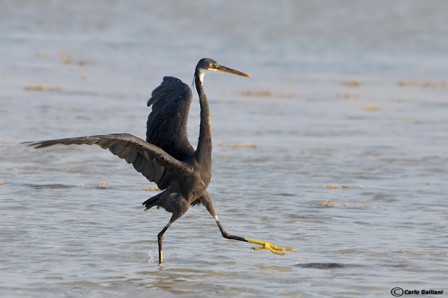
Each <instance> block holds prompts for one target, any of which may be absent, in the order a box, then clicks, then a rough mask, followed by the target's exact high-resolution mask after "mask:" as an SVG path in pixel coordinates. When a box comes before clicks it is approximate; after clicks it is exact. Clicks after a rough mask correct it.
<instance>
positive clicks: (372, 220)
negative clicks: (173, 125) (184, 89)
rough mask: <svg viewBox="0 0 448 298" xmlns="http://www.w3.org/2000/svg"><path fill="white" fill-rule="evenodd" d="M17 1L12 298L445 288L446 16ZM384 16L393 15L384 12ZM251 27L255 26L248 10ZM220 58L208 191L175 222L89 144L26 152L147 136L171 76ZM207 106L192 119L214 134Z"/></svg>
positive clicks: (338, 7)
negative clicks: (262, 246)
mask: <svg viewBox="0 0 448 298" xmlns="http://www.w3.org/2000/svg"><path fill="white" fill-rule="evenodd" d="M191 5H192V4H180V3H178V2H174V1H173V2H169V1H168V2H164V4H157V3H155V2H154V3H150V2H148V1H135V2H133V4H132V5H129V4H127V3H126V4H125V3H124V2H123V3H120V2H116V3H114V4H113V5H112V4H110V2H102V1H96V2H95V3H90V2H82V1H77V2H76V3H72V4H70V5H68V4H67V3H65V4H62V3H58V2H50V1H48V2H47V1H41V2H39V3H38V4H37V3H34V2H33V3H27V2H24V3H21V2H20V1H15V2H7V3H2V4H1V8H2V9H0V20H1V21H0V23H1V25H2V26H0V32H1V34H2V36H3V41H2V47H0V61H1V65H2V68H1V70H0V86H1V89H2V93H1V99H0V145H1V146H0V163H1V167H0V210H1V213H2V216H1V219H0V243H1V245H0V268H1V270H0V277H1V278H0V295H1V296H2V297H17V296H19V297H51V296H58V297H60V296H65V297H73V296H88V297H122V296H128V297H129V296H132V297H139V296H148V295H151V296H154V297H169V296H180V295H182V297H185V296H186V297H197V296H210V295H217V296H226V297H228V296H242V297H245V296H249V297H251V296H260V297H267V296H272V295H275V296H292V297H300V296H303V297H325V296H336V297H359V296H360V295H362V296H370V297H378V296H386V297H387V296H389V295H390V290H391V289H392V288H394V287H402V288H403V289H409V290H412V289H417V290H422V289H444V290H445V292H446V291H448V288H447V283H446V280H447V276H448V269H447V268H448V267H447V265H448V264H447V261H446V260H447V257H448V250H447V248H448V240H447V239H448V238H447V237H446V235H447V223H448V215H447V214H448V212H447V207H448V203H447V200H446V199H447V195H446V194H447V193H448V186H447V184H446V178H447V172H448V169H447V166H446V165H447V162H448V154H447V153H446V152H447V151H446V148H447V145H448V133H447V131H446V127H448V126H447V125H448V117H447V116H448V110H447V108H448V104H447V101H446V98H447V94H448V79H447V75H448V60H447V59H446V55H445V53H446V52H447V50H448V41H447V39H446V38H444V36H446V33H447V31H448V25H447V24H446V21H445V20H446V18H447V11H448V9H446V8H448V7H446V6H447V5H446V3H445V2H436V1H434V2H425V3H424V4H422V2H419V1H397V2H395V3H394V4H391V3H389V2H388V1H375V2H358V1H340V2H331V3H328V2H323V1H322V2H321V1H313V2H300V1H279V2H276V4H273V3H272V2H270V1H254V2H250V1H248V2H245V3H244V4H240V5H239V6H236V5H232V4H229V2H227V1H213V2H201V1H199V2H196V4H194V5H193V6H191ZM385 7H389V8H388V9H385ZM248 12H250V13H248ZM204 56H209V57H212V58H214V59H216V60H217V61H218V62H221V63H223V64H224V65H227V66H229V67H233V68H236V69H239V70H242V71H245V72H247V73H250V74H251V75H252V76H253V78H252V79H250V80H247V79H243V78H239V77H232V76H225V75H215V74H213V75H209V76H207V78H206V82H205V87H206V91H207V94H208V96H209V100H210V108H211V112H212V122H213V123H212V126H213V136H214V145H215V146H214V151H213V161H214V166H213V175H214V176H213V180H212V183H211V185H210V186H209V191H210V193H211V195H212V197H213V199H214V201H215V205H216V207H217V209H218V213H219V215H220V218H221V220H222V221H223V224H224V226H225V227H226V229H227V230H228V231H229V232H231V233H234V234H236V235H241V236H244V237H252V238H258V239H263V240H268V241H272V242H273V243H275V244H278V245H284V246H291V247H294V248H295V249H296V251H294V252H291V253H287V255H286V256H276V255H273V254H270V253H268V252H265V251H252V250H250V247H251V246H250V245H248V244H246V243H240V242H232V241H229V240H225V239H222V237H221V236H220V234H219V231H218V229H217V227H216V225H215V223H214V221H213V219H212V218H211V217H210V215H208V213H207V212H206V210H205V209H204V208H203V207H195V208H191V209H190V210H189V212H188V213H187V214H186V215H185V216H184V217H183V218H181V219H180V220H179V221H178V222H176V223H175V224H174V225H173V226H172V227H171V228H170V229H169V230H168V232H167V233H166V234H165V242H164V243H165V246H164V251H165V257H166V263H165V264H164V265H163V266H158V264H157V241H156V235H157V233H158V232H159V231H160V230H161V228H162V227H163V226H164V225H165V224H166V222H167V221H168V219H169V214H168V213H166V212H164V211H162V210H157V209H154V210H150V211H149V212H143V207H141V206H140V203H141V202H143V201H144V200H146V199H147V198H148V197H150V196H152V195H154V194H155V192H150V191H147V190H145V188H147V187H150V186H152V187H153V186H154V185H152V184H148V183H147V181H146V180H145V179H144V178H143V177H142V176H141V175H139V174H138V173H136V172H135V170H134V169H133V168H132V167H130V166H129V165H127V164H126V163H125V162H123V161H120V160H118V159H117V158H116V157H114V156H112V155H111V154H108V152H106V151H103V150H101V149H97V148H91V147H77V146H74V147H54V148H49V149H46V150H39V151H36V150H33V149H29V148H27V147H25V146H23V145H21V144H20V142H22V141H27V140H40V139H47V138H59V137H68V136H78V135H89V134H100V133H111V132H130V133H133V134H135V135H137V136H141V137H143V136H144V135H145V122H146V117H147V113H148V109H147V108H146V101H147V99H148V98H149V96H150V92H151V91H152V89H153V88H155V87H156V86H157V85H158V84H159V83H160V82H161V78H162V76H163V75H174V76H176V77H179V78H182V79H183V80H184V81H185V82H188V83H190V82H191V79H192V72H193V69H194V66H195V64H196V62H197V60H198V59H199V58H202V57H204ZM198 114H199V107H198V103H197V101H196V100H195V101H194V104H193V106H192V111H191V113H190V122H189V131H190V139H191V140H192V143H193V144H195V143H196V140H197V135H198V125H199V120H198V117H199V116H198Z"/></svg>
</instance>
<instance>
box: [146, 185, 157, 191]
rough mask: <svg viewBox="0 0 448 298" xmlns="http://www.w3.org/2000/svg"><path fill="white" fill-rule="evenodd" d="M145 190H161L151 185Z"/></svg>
mask: <svg viewBox="0 0 448 298" xmlns="http://www.w3.org/2000/svg"><path fill="white" fill-rule="evenodd" d="M145 191H160V188H158V187H151V186H149V187H146V188H145Z"/></svg>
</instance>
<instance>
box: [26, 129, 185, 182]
mask: <svg viewBox="0 0 448 298" xmlns="http://www.w3.org/2000/svg"><path fill="white" fill-rule="evenodd" d="M26 144H28V145H29V146H32V147H34V148H44V147H48V146H53V145H58V144H62V145H83V144H86V145H98V146H101V148H103V149H109V150H110V152H112V153H113V154H115V155H117V156H118V157H120V158H122V159H124V160H126V161H127V162H128V163H131V164H132V165H133V166H134V168H135V169H136V170H137V171H138V172H140V173H142V174H143V176H145V177H146V178H147V179H148V180H149V181H152V182H155V183H157V186H158V187H159V188H160V189H165V188H167V187H168V185H169V184H170V182H171V180H172V179H174V178H175V177H177V175H178V174H179V173H181V172H186V171H189V167H188V165H186V164H185V163H183V162H181V161H179V160H177V159H175V158H174V157H172V156H171V155H169V154H168V153H166V152H165V151H163V150H162V149H160V148H159V147H157V146H154V145H152V144H148V143H146V142H145V141H144V140H142V139H140V138H137V137H136V136H133V135H131V134H127V133H121V134H109V135H96V136H88V137H77V138H66V139H57V140H46V141H38V142H27V143H26Z"/></svg>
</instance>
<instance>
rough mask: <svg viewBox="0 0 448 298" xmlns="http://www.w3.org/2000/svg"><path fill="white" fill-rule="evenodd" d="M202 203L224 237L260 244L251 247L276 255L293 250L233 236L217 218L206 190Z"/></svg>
mask: <svg viewBox="0 0 448 298" xmlns="http://www.w3.org/2000/svg"><path fill="white" fill-rule="evenodd" d="M202 204H203V205H204V206H205V208H207V210H208V212H209V213H210V214H211V215H212V216H213V218H214V219H215V221H216V224H217V225H218V228H219V230H220V231H221V234H222V236H223V237H224V238H226V239H231V240H238V241H244V242H249V243H252V244H257V245H261V246H260V247H253V248H252V249H253V250H262V249H266V250H269V251H270V252H272V253H274V254H277V255H284V254H285V253H284V252H285V251H293V250H294V248H291V247H280V246H277V245H273V244H271V243H269V242H266V241H261V240H256V239H251V238H243V237H240V236H235V235H230V234H229V233H227V232H226V231H225V230H224V228H223V226H222V224H221V221H220V220H219V218H218V214H217V213H216V211H215V207H214V206H213V201H212V199H211V198H210V195H209V194H208V193H207V192H206V193H204V194H203V195H202Z"/></svg>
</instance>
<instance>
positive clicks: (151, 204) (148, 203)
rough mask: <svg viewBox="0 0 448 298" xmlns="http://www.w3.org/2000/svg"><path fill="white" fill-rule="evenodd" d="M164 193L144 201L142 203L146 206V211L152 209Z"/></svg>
mask: <svg viewBox="0 0 448 298" xmlns="http://www.w3.org/2000/svg"><path fill="white" fill-rule="evenodd" d="M161 195H162V193H159V194H157V195H155V196H153V197H151V198H149V199H147V200H146V201H144V202H143V203H142V205H143V206H145V207H146V208H145V211H146V210H149V209H151V208H152V207H154V206H156V205H157V203H158V202H159V199H160V197H161Z"/></svg>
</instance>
